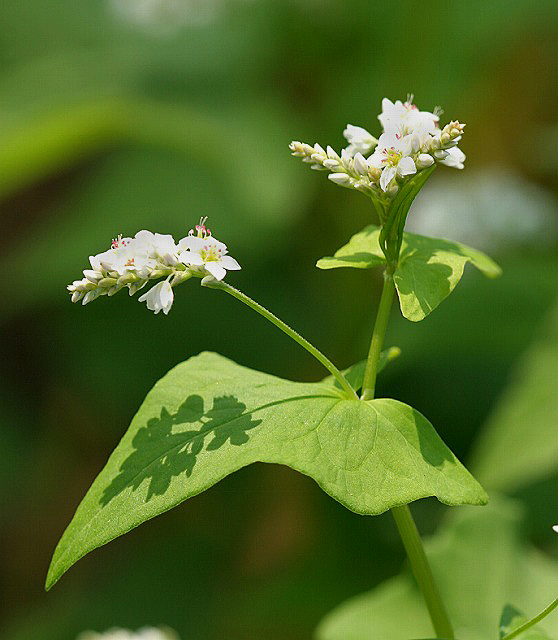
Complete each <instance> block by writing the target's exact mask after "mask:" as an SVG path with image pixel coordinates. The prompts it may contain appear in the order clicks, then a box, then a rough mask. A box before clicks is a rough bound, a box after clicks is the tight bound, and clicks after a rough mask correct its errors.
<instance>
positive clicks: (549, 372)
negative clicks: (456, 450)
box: [473, 306, 558, 491]
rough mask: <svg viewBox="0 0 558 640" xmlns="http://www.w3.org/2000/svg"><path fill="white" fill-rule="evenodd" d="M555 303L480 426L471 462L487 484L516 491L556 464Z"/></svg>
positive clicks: (557, 338)
mask: <svg viewBox="0 0 558 640" xmlns="http://www.w3.org/2000/svg"><path fill="white" fill-rule="evenodd" d="M557 376H558V306H555V307H554V309H553V310H552V311H551V313H550V315H549V316H548V318H547V320H546V322H545V326H544V327H543V331H542V332H541V333H540V334H539V335H538V336H537V338H536V340H535V342H534V343H533V344H532V346H531V347H529V349H528V350H527V352H526V353H525V354H524V355H523V357H522V358H521V359H520V361H519V362H518V366H517V368H516V371H515V375H514V376H513V379H512V383H511V384H510V385H509V387H508V388H507V389H506V390H505V392H504V393H503V395H502V397H501V398H500V400H499V402H498V404H497V406H496V409H495V411H494V412H493V414H492V416H491V417H490V418H489V420H488V423H487V426H486V429H485V430H484V431H483V433H482V436H481V439H480V441H479V445H478V447H477V450H476V453H475V455H474V456H473V460H474V466H475V468H476V469H477V470H478V473H479V474H480V475H481V476H482V479H483V480H484V481H485V482H486V483H487V484H489V485H490V487H491V488H494V489H498V490H500V491H517V490H518V489H521V488H522V487H525V486H529V485H531V484H533V483H535V482H538V481H540V480H542V479H545V478H547V477H549V476H552V475H555V474H556V469H557V468H558V438H556V421H557V416H558V393H557V392H556V378H557Z"/></svg>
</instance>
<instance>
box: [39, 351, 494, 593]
mask: <svg viewBox="0 0 558 640" xmlns="http://www.w3.org/2000/svg"><path fill="white" fill-rule="evenodd" d="M258 461H259V462H271V463H281V464H285V465H287V466H290V467H292V468H293V469H296V470H298V471H300V472H301V473H304V474H306V475H309V476H311V477H312V478H314V480H316V482H317V483H318V484H319V485H320V487H321V488H322V489H323V490H324V491H325V492H326V493H328V494H329V495H330V496H332V497H333V498H335V499H336V500H338V501H339V502H341V503H342V504H344V505H345V506H346V507H347V508H349V509H351V510H353V511H355V512H357V513H361V514H377V513H382V512H383V511H385V510H387V509H389V508H390V507H392V506H395V505H400V504H404V503H407V502H410V501H412V500H416V499H418V498H422V497H426V496H436V497H437V498H438V499H439V500H440V501H442V502H444V503H446V504H450V505H457V504H484V503H485V501H486V497H485V494H484V491H483V490H482V488H481V487H480V485H478V484H477V482H476V481H475V480H474V479H473V477H472V476H471V475H470V474H469V473H468V472H467V470H466V469H465V468H464V467H463V466H462V465H461V464H460V462H459V461H458V460H457V459H456V458H455V456H454V455H453V454H452V453H451V451H450V450H449V449H448V448H447V447H446V446H445V445H444V443H443V442H442V441H441V440H440V438H439V437H438V435H437V434H436V432H435V431H434V429H433V427H432V425H431V424H430V423H429V422H428V421H427V420H426V418H424V417H423V416H422V415H421V414H420V413H418V412H417V411H415V410H414V409H412V408H411V407H409V406H407V405H405V404H403V403H401V402H397V401H395V400H390V399H376V400H371V401H368V402H363V401H361V400H356V399H346V398H345V397H344V396H343V395H342V394H340V392H339V391H338V390H337V389H336V388H335V387H334V386H333V385H328V384H325V383H314V384H305V383H298V382H291V381H289V380H283V379H280V378H276V377H274V376H270V375H268V374H265V373H260V372H257V371H252V370H251V369H247V368H245V367H241V366H239V365H237V364H235V363H234V362H231V361H230V360H227V359H226V358H223V357H221V356H219V355H217V354H213V353H202V354H200V355H199V356H196V357H194V358H190V359H189V360H187V361H186V362H184V363H182V364H180V365H178V366H177V367H175V368H174V369H172V370H171V371H170V372H169V373H168V374H167V375H166V376H165V377H163V378H162V379H161V380H160V381H159V382H158V383H157V384H156V385H155V387H154V388H153V389H152V391H151V392H150V393H149V394H148V395H147V397H146V399H145V401H144V403H143V405H142V406H141V407H140V410H139V411H138V413H137V414H136V416H135V417H134V419H133V421H132V424H131V425H130V428H129V429H128V431H127V432H126V434H125V435H124V437H123V439H122V441H121V442H120V444H119V445H118V447H117V448H116V450H115V451H114V453H113V454H112V456H111V457H110V459H109V461H108V462H107V465H106V467H105V468H104V469H103V471H101V473H100V474H99V476H98V477H97V479H96V480H95V482H94V483H93V485H92V487H91V489H90V490H89V492H88V493H87V495H86V496H85V498H84V500H83V501H82V503H81V505H80V506H79V508H78V510H77V512H76V514H75V516H74V518H73V520H72V522H71V523H70V525H69V527H68V529H67V530H66V532H65V533H64V535H63V537H62V540H61V541H60V543H59V545H58V547H57V549H56V551H55V554H54V558H53V560H52V564H51V567H50V570H49V574H48V577H47V588H49V587H50V586H52V584H54V582H56V580H58V578H59V577H60V576H61V575H62V574H63V573H64V572H65V571H66V570H67V569H68V568H69V567H70V566H71V565H72V564H74V563H75V562H76V561H77V560H78V559H79V558H81V557H82V556H83V555H85V554H86V553H88V552H89V551H91V550H92V549H95V548H96V547H99V546H100V545H102V544H105V543H106V542H108V541H109V540H112V539H113V538H115V537H117V536H119V535H121V534H123V533H126V532H127V531H129V530H130V529H132V528H133V527H135V526H137V525H139V524H141V523H142V522H144V521H146V520H148V519H149V518H152V517H154V516H156V515H158V514H160V513H162V512H164V511H167V510H168V509H170V508H172V507H174V506H176V505H177V504H179V503H181V502H182V501H184V500H186V499H187V498H190V497H192V496H195V495H196V494H198V493H200V492H202V491H204V490H205V489H207V488H209V487H210V486H212V485H213V484H215V483H216V482H218V481H219V480H221V479H222V478H223V477H225V476H226V475H228V474H230V473H232V472H233V471H236V470H238V469H240V468H241V467H244V466H246V465H248V464H251V463H252V462H258Z"/></svg>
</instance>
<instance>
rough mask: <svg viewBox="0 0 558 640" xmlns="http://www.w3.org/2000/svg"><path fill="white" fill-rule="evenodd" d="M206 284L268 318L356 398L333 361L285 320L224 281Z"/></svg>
mask: <svg viewBox="0 0 558 640" xmlns="http://www.w3.org/2000/svg"><path fill="white" fill-rule="evenodd" d="M207 286H209V287H210V288H212V289H221V290H222V291H225V292H226V293H228V294H229V295H231V296H233V297H234V298H236V299H237V300H240V302H243V303H244V304H245V305H247V306H248V307H250V308H251V309H253V310H254V311H256V312H257V313H259V314H260V315H261V316H263V317H264V318H265V319H266V320H269V321H270V322H271V323H272V324H274V325H275V326H276V327H278V328H279V329H281V331H283V332H284V333H286V334H287V335H288V336H289V337H290V338H292V339H293V340H294V341H295V342H298V344H299V345H300V346H301V347H303V348H304V349H306V351H308V353H310V354H312V355H313V356H314V358H316V360H318V362H320V363H321V364H322V365H323V366H324V367H325V368H326V369H327V370H328V371H329V372H330V373H331V374H332V375H333V377H334V378H335V379H336V380H337V381H338V382H339V384H340V385H341V387H342V389H344V390H345V391H346V392H347V393H348V394H350V395H351V396H352V397H354V398H358V396H357V395H356V393H355V391H354V389H353V388H352V387H351V385H350V384H349V383H348V382H347V380H346V379H345V377H344V376H343V374H342V373H341V372H340V371H339V369H338V368H337V367H336V366H335V365H334V364H333V362H331V360H330V359H329V358H327V357H326V356H325V355H324V354H323V353H322V352H321V351H319V350H318V349H316V347H315V346H314V345H313V344H310V342H308V340H306V338H303V337H302V336H301V335H300V334H299V333H297V332H296V331H295V330H294V329H291V327H289V325H288V324H286V323H285V322H283V321H282V320H280V319H279V318H278V317H277V316H275V315H273V313H271V311H268V310H267V309H266V308H265V307H262V305H261V304H259V303H258V302H256V301H255V300H252V298H250V297H248V296H247V295H246V294H244V293H242V291H239V290H238V289H235V288H234V287H231V286H230V285H229V284H227V283H226V282H212V283H211V284H208V285H207Z"/></svg>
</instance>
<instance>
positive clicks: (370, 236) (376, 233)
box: [316, 224, 386, 269]
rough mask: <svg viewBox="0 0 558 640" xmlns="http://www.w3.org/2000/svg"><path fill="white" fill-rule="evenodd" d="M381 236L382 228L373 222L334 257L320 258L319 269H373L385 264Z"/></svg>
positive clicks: (317, 264)
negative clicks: (380, 241)
mask: <svg viewBox="0 0 558 640" xmlns="http://www.w3.org/2000/svg"><path fill="white" fill-rule="evenodd" d="M379 237H380V228H379V227H377V226H376V225H373V224H371V225H369V226H367V227H365V228H364V229H363V230H362V231H359V232H358V233H356V234H355V235H354V236H353V237H352V238H351V239H350V240H349V242H348V243H347V244H345V245H343V246H342V247H341V248H340V249H339V250H338V251H336V252H335V254H334V255H333V256H332V257H331V256H328V257H325V258H320V260H318V262H317V263H316V266H317V267H318V268H319V269H336V268H338V267H353V268H355V269H371V268H372V267H377V266H379V265H381V264H385V261H386V259H385V257H384V254H383V253H382V250H381V248H380V243H379Z"/></svg>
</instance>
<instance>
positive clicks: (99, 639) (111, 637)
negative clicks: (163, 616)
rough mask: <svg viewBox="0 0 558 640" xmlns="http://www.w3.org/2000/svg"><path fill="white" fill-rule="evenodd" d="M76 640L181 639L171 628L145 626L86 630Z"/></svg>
mask: <svg viewBox="0 0 558 640" xmlns="http://www.w3.org/2000/svg"><path fill="white" fill-rule="evenodd" d="M76 640H179V637H178V636H177V635H176V633H175V632H174V631H172V630H171V629H155V628H153V627H145V628H143V629H139V630H138V631H127V630H126V629H109V630H108V631H105V633H97V632H95V631H84V632H83V633H80V635H79V636H78V637H77V639H76Z"/></svg>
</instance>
